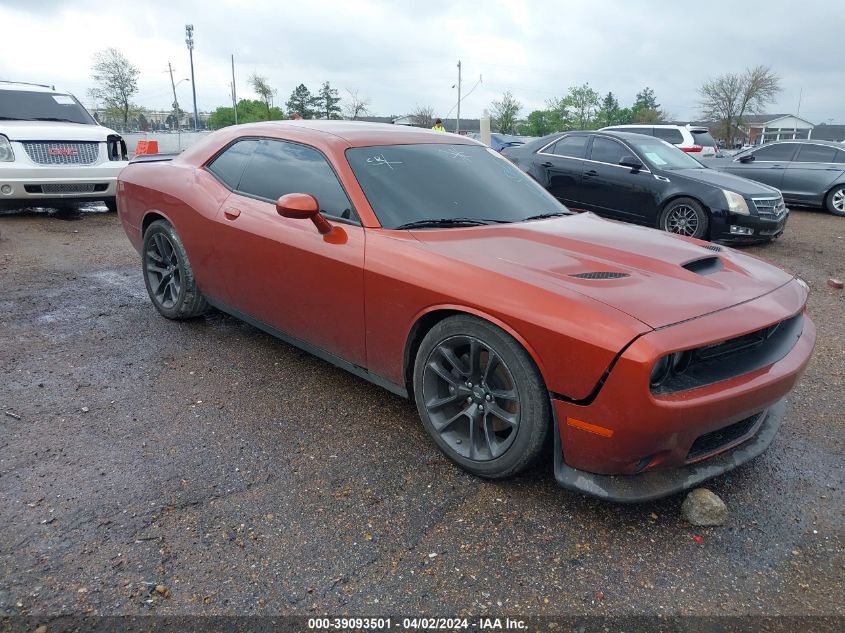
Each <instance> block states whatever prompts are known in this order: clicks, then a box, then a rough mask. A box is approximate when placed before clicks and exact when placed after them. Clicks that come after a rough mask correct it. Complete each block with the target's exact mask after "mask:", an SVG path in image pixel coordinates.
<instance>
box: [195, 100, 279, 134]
mask: <svg viewBox="0 0 845 633" xmlns="http://www.w3.org/2000/svg"><path fill="white" fill-rule="evenodd" d="M284 118H285V113H284V112H282V109H281V108H279V107H277V106H272V107H271V108H270V111H269V113H268V111H267V104H266V103H264V102H263V101H261V100H259V99H241V100H240V101H238V123H255V122H256V121H267V120H268V119H269V120H272V121H278V120H281V119H284ZM234 124H235V110H234V108H232V107H221V108H217V109H216V110H215V111H214V112H212V113H211V115H210V116H209V117H208V127H209V128H210V129H213V130H219V129H220V128H223V127H227V126H229V125H234Z"/></svg>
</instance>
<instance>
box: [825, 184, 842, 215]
mask: <svg viewBox="0 0 845 633" xmlns="http://www.w3.org/2000/svg"><path fill="white" fill-rule="evenodd" d="M825 206H826V207H827V210H828V211H830V212H831V213H832V214H833V215H839V216H845V185H839V186H838V187H834V188H833V189H831V190H830V193H829V194H827V198H826V199H825Z"/></svg>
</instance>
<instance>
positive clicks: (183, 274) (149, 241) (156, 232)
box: [142, 220, 208, 319]
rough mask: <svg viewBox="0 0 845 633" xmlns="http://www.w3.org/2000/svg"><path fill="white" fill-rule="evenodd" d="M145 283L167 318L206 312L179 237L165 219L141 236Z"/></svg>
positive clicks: (158, 308)
mask: <svg viewBox="0 0 845 633" xmlns="http://www.w3.org/2000/svg"><path fill="white" fill-rule="evenodd" d="M142 259H143V266H144V283H145V284H146V286H147V292H148V293H149V295H150V299H151V300H152V302H153V305H154V306H155V307H156V309H157V310H158V311H159V312H161V314H162V315H163V316H166V317H167V318H168V319H189V318H191V317H195V316H198V315H200V314H202V313H203V312H205V311H206V310H207V309H208V303H207V302H206V300H205V297H204V296H203V295H202V293H201V292H200V291H199V290H198V289H197V285H196V281H195V280H194V273H193V270H192V269H191V263H190V262H189V261H188V254H187V253H186V252H185V246H184V245H183V244H182V240H181V239H180V238H179V234H178V233H177V232H176V230H175V229H174V228H173V226H172V225H171V224H170V222H167V221H166V220H156V221H155V222H153V223H152V224H150V226H149V228H148V229H147V231H146V232H145V233H144V248H143V255H142Z"/></svg>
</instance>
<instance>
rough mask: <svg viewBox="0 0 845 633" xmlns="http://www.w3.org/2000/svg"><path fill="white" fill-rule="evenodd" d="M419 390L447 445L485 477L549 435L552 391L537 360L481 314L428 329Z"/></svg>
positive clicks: (425, 414) (436, 436)
mask: <svg viewBox="0 0 845 633" xmlns="http://www.w3.org/2000/svg"><path fill="white" fill-rule="evenodd" d="M414 398H415V400H416V405H417V410H418V411H419V414H420V417H421V418H422V421H423V425H424V426H425V429H426V431H427V432H428V433H429V435H430V436H431V437H432V439H433V440H434V442H435V443H436V444H437V446H438V447H439V448H440V450H441V451H443V453H444V454H445V455H446V456H447V457H448V458H449V459H450V460H452V461H453V462H455V463H456V464H458V465H459V466H461V467H462V468H464V469H465V470H467V471H469V472H471V473H474V474H476V475H480V476H482V477H488V478H493V479H498V478H502V477H508V476H510V475H513V474H516V473H518V472H519V471H521V470H523V469H525V468H526V467H528V466H529V465H530V464H531V463H532V462H534V461H535V460H536V459H537V457H538V455H539V454H540V452H541V450H542V448H543V444H544V442H545V440H546V437H547V435H548V431H549V416H550V412H549V395H548V392H547V391H546V388H545V386H544V384H543V381H542V378H541V377H540V372H539V371H538V370H537V367H536V366H535V364H534V362H533V360H532V359H531V357H530V356H529V355H528V353H527V352H526V351H525V349H523V347H522V346H521V345H520V344H519V343H518V342H517V341H516V340H515V339H514V338H513V337H512V336H510V335H509V334H507V333H506V332H504V331H502V330H501V329H500V328H498V327H496V326H494V325H492V324H490V323H488V322H486V321H483V320H481V319H478V318H476V317H472V316H464V315H461V316H454V317H450V318H448V319H445V320H443V321H441V322H440V323H438V324H437V325H435V326H434V327H433V328H432V329H431V331H430V332H429V333H428V334H427V335H426V336H425V338H424V339H423V341H422V343H421V344H420V348H419V351H418V353H417V357H416V363H415V365H414Z"/></svg>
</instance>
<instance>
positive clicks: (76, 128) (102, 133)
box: [0, 121, 115, 142]
mask: <svg viewBox="0 0 845 633" xmlns="http://www.w3.org/2000/svg"><path fill="white" fill-rule="evenodd" d="M0 134H3V135H5V136H7V137H8V138H9V140H10V141H98V142H102V141H106V140H107V139H108V136H109V134H115V132H114V130H110V129H109V128H107V127H103V126H102V125H86V124H84V123H63V122H61V121H0Z"/></svg>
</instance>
